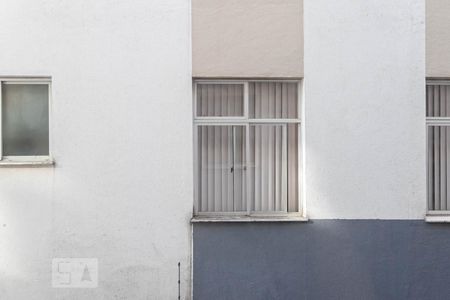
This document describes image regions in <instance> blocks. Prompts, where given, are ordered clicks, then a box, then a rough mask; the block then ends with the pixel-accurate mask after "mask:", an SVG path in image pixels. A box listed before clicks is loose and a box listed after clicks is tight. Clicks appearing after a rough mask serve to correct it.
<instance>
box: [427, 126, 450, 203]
mask: <svg viewBox="0 0 450 300" xmlns="http://www.w3.org/2000/svg"><path fill="white" fill-rule="evenodd" d="M427 134H428V145H427V147H428V149H427V153H428V158H427V161H428V170H427V173H428V189H427V191H428V196H427V198H428V209H429V210H450V203H449V199H450V189H449V188H448V187H449V186H450V147H449V144H450V127H449V126H429V127H428V130H427Z"/></svg>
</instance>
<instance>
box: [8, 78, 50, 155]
mask: <svg viewBox="0 0 450 300" xmlns="http://www.w3.org/2000/svg"><path fill="white" fill-rule="evenodd" d="M49 99H50V81H49V80H44V79H18V78H11V79H1V78H0V109H1V114H0V115H1V122H0V124H1V147H0V153H1V155H0V157H1V160H0V162H1V163H8V162H22V163H25V162H30V163H32V162H46V161H49V160H50V134H49V110H50V100H49Z"/></svg>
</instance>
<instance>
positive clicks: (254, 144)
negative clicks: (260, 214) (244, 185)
mask: <svg viewBox="0 0 450 300" xmlns="http://www.w3.org/2000/svg"><path fill="white" fill-rule="evenodd" d="M249 161H250V168H249V171H250V185H249V188H250V200H251V209H252V210H253V211H284V212H286V211H287V199H288V198H287V197H288V196H287V195H288V191H287V187H288V185H287V175H288V174H287V138H286V125H278V124H277V125H268V124H263V125H251V126H250V159H249Z"/></svg>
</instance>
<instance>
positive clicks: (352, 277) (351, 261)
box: [194, 220, 450, 300]
mask: <svg viewBox="0 0 450 300" xmlns="http://www.w3.org/2000/svg"><path fill="white" fill-rule="evenodd" d="M449 248H450V227H449V226H447V225H442V224H440V225H437V224H433V225H431V224H426V223H424V222H423V221H421V220H417V221H405V220H402V221H393V220H389V221H388V220H384V221H382V220H315V221H313V222H310V223H303V224H301V223H290V224H286V223H284V224H269V223H265V224H263V223H259V224H196V225H194V299H197V300H203V299H227V300H232V299H246V300H253V299H255V300H256V299H257V300H261V299H348V300H358V299H368V300H369V299H382V300H400V299H417V300H419V299H427V300H434V299H436V300H441V299H448V295H449V294H450V286H449V284H448V282H449V280H450V272H449V270H448V265H449V264H450V258H449V255H448V249H449Z"/></svg>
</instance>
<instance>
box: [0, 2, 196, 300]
mask: <svg viewBox="0 0 450 300" xmlns="http://www.w3.org/2000/svg"><path fill="white" fill-rule="evenodd" d="M189 14H190V5H189V2H188V1H182V0H169V1H166V0H164V1H151V2H149V1H141V0H138V1H133V3H132V4H131V3H130V2H129V1H103V0H100V1H60V0H46V1H30V0H19V1H17V0H11V1H9V0H7V1H2V5H1V9H0V19H1V20H2V24H3V26H0V45H1V48H2V54H1V55H0V76H11V75H17V76H23V75H35V76H42V75H45V76H52V81H53V99H52V109H53V111H52V113H51V118H52V121H53V122H52V124H53V126H52V128H51V132H52V141H53V145H52V150H53V154H54V159H55V161H56V166H55V167H54V168H34V169H30V168H2V169H0V299H5V300H6V299H14V300H17V299H176V298H177V296H178V285H177V281H178V269H177V264H178V262H181V295H182V297H183V299H188V298H189V295H190V291H189V288H190V282H189V278H190V247H191V246H190V234H191V229H190V224H189V219H190V217H191V213H192V201H191V198H192V196H191V195H192V193H193V192H192V138H191V136H192V132H191V124H192V119H191V109H192V107H191V95H192V91H191V71H190V69H191V67H190V66H191V54H190V53H191V51H190V43H191V42H190V29H189V28H190V16H189ZM156 112H157V113H156ZM54 257H81V258H85V257H87V258H98V261H99V287H98V288H96V289H53V288H52V287H51V286H52V285H51V263H52V258H54Z"/></svg>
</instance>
